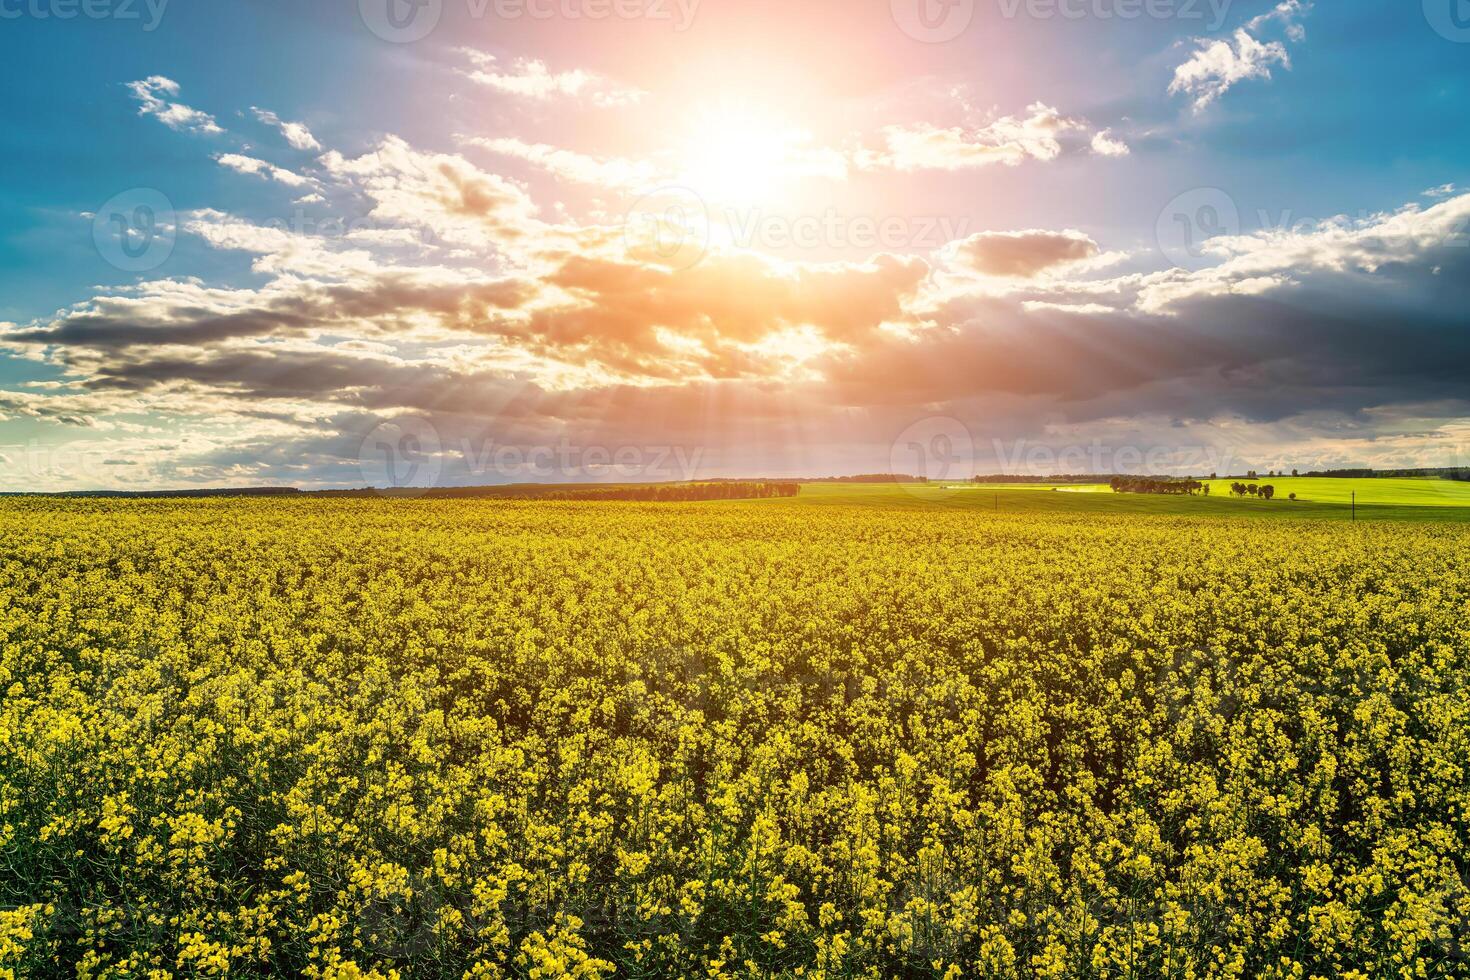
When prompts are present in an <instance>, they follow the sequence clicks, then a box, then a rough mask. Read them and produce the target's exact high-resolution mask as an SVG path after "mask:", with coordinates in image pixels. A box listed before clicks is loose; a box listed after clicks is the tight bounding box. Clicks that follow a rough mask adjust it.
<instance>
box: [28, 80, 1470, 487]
mask: <svg viewBox="0 0 1470 980" xmlns="http://www.w3.org/2000/svg"><path fill="white" fill-rule="evenodd" d="M1043 110H1044V111H1043ZM1028 120H1036V121H1037V122H1036V123H1035V125H1029V126H1028V125H1021V122H1022V121H1028ZM1048 120H1050V121H1048ZM1002 122H1004V123H1005V125H1002V126H999V128H996V127H997V124H999V123H1002ZM1062 122H1066V120H1065V117H1061V116H1060V114H1058V113H1056V112H1055V111H1054V110H1050V109H1047V108H1046V107H1032V111H1028V114H1027V115H1026V116H1025V117H1024V119H1023V118H1022V117H1018V118H1017V119H1013V120H1010V121H1005V120H995V121H993V122H992V123H986V124H983V125H982V126H980V127H971V128H969V129H966V130H965V132H966V133H967V138H968V139H970V140H971V141H973V140H974V138H975V136H976V134H977V133H979V132H982V131H983V132H986V133H989V134H990V136H988V137H987V139H990V138H991V137H992V136H993V137H994V138H995V139H997V140H999V139H1000V138H1001V134H1002V132H1008V133H1009V135H1007V136H1006V139H1010V140H1012V141H1013V142H1018V143H1019V144H1020V145H1023V146H1025V147H1028V148H1026V149H1023V150H1021V151H1018V152H1020V153H1022V158H1024V159H1045V158H1049V157H1048V156H1047V154H1052V153H1054V152H1055V153H1061V152H1064V150H1066V149H1067V148H1068V147H1069V146H1071V145H1072V144H1071V143H1070V142H1068V139H1070V140H1071V141H1073V142H1075V144H1076V147H1077V150H1078V152H1082V153H1086V152H1088V144H1089V136H1090V138H1091V142H1092V143H1093V144H1094V145H1093V149H1094V151H1095V149H1096V147H1095V143H1096V138H1097V137H1098V136H1099V135H1103V136H1104V137H1105V138H1107V137H1106V135H1105V131H1104V133H1102V134H1098V133H1092V134H1089V130H1088V127H1087V126H1086V124H1084V123H1082V122H1081V121H1071V123H1075V125H1072V124H1071V123H1068V125H1066V126H1062V125H1061V123H1062ZM1018 127H1019V129H1020V130H1023V131H1025V132H1026V133H1028V134H1029V135H1027V136H1025V137H1024V139H1023V138H1021V137H1016V134H1015V130H1016V129H1017V128H1018ZM1047 133H1051V134H1052V137H1051V138H1053V139H1054V140H1055V141H1056V143H1057V144H1058V146H1057V149H1056V150H1055V151H1053V150H1052V149H1051V147H1050V146H1049V145H1048V144H1047V143H1046V142H1045V140H1046V138H1047V137H1046V134H1047ZM1063 137H1066V138H1067V139H1064V138H1063ZM1013 138H1014V139H1013ZM1027 141H1030V142H1027ZM1002 142H1004V140H1002ZM466 144H467V145H474V146H475V147H476V148H477V149H485V150H488V151H491V152H495V153H498V154H500V155H502V156H507V157H512V158H515V159H519V160H523V161H525V162H527V163H530V164H532V165H534V166H538V167H541V168H542V169H545V170H547V171H549V172H553V173H556V174H557V175H558V176H560V177H562V178H563V179H566V180H569V181H574V182H578V183H584V182H585V183H588V184H601V185H602V186H609V185H615V184H619V183H621V184H622V185H623V186H627V187H632V186H634V185H635V184H636V181H637V179H639V178H640V177H641V176H642V174H641V173H640V172H629V171H623V170H618V169H617V168H612V169H607V168H608V167H610V166H611V165H612V164H613V163H614V161H609V160H600V159H597V158H593V157H583V156H579V155H576V154H570V153H569V151H558V150H556V149H555V148H552V147H547V146H544V145H539V144H530V143H522V142H519V141H514V140H506V141H479V140H468V141H466ZM226 157H229V158H230V159H228V160H226V159H225V158H226ZM219 163H220V165H222V166H227V167H231V168H233V169H235V170H239V171H241V172H243V173H247V174H253V175H256V176H259V177H262V178H266V179H272V180H279V179H280V178H279V177H278V176H277V175H276V174H275V172H274V169H272V168H273V165H271V164H269V163H267V162H265V161H261V160H258V159H256V158H254V157H247V156H244V155H243V154H222V155H221V156H220V158H219ZM313 174H314V175H315V176H314V177H313V178H312V179H314V180H317V181H319V182H320V193H319V195H318V196H324V197H330V199H331V200H332V201H334V202H337V203H338V204H339V206H340V207H341V208H343V209H344V211H353V210H354V209H355V213H358V215H359V217H360V218H361V219H363V221H365V222H366V224H362V225H356V226H351V227H350V229H341V230H339V231H338V232H337V233H335V234H332V233H327V232H325V231H323V230H322V229H313V228H311V227H310V226H307V227H304V228H293V229H287V228H284V227H278V226H274V225H271V224H269V223H267V224H257V223H255V222H252V221H249V220H246V219H245V218H243V217H241V216H239V215H232V214H229V213H226V212H223V211H219V210H212V209H204V210H196V211H192V212H187V213H184V214H182V215H181V216H180V221H179V230H180V236H181V239H187V240H189V241H190V242H192V243H193V244H195V245H202V246H204V247H207V248H211V249H215V250H219V251H222V252H223V251H228V252H234V253H238V254H241V255H244V256H246V257H247V258H248V260H249V262H250V267H251V270H252V272H253V273H254V274H255V275H256V276H257V277H259V278H258V279H257V280H251V281H250V284H249V285H241V286H223V285H219V284H212V283H207V282H204V281H201V280H197V279H184V278H179V279H167V278H164V279H157V280H153V281H145V282H140V283H136V284H134V285H130V286H126V287H121V288H110V289H104V290H100V291H99V292H98V293H97V294H96V295H94V296H92V297H91V298H89V299H87V300H85V301H82V302H78V303H76V304H74V305H72V306H70V307H68V308H67V309H65V310H62V311H61V312H59V313H57V314H55V315H51V316H47V317H43V318H41V319H39V320H37V321H35V322H30V323H23V324H0V349H4V350H5V351H7V352H8V353H9V354H10V355H11V356H13V357H19V358H27V359H30V360H33V361H36V362H41V363H45V364H46V365H47V366H48V369H49V370H50V371H51V372H54V375H53V376H55V377H59V378H60V379H62V380H60V381H56V382H50V383H51V384H53V387H49V388H37V389H35V390H28V391H25V392H21V393H14V392H5V393H3V394H0V415H5V416H15V417H22V416H23V417H26V418H30V419H36V420H40V421H45V422H52V423H55V424H56V425H57V426H64V427H65V428H66V431H68V432H73V431H74V432H75V433H79V434H80V435H78V436H77V438H79V439H80V438H83V437H86V438H91V437H90V436H87V435H86V434H87V433H93V432H103V431H107V432H108V434H109V435H112V434H114V433H120V434H121V435H119V438H117V439H114V440H102V439H101V438H97V439H94V440H93V443H92V444H94V445H95V446H97V447H99V448H100V447H101V446H103V444H104V442H106V443H107V444H108V448H107V450H106V458H113V459H115V458H138V459H142V460H147V461H148V465H146V466H144V467H140V469H142V470H144V471H146V472H144V473H142V474H141V475H140V476H139V477H138V479H139V480H155V481H157V480H166V479H172V480H175V481H178V482H185V483H218V482H221V481H223V482H234V483H237V484H238V483H252V482H266V481H268V480H270V479H278V480H281V481H282V482H291V483H302V484H310V483H322V482H325V483H336V484H339V485H340V484H343V483H346V484H354V483H360V481H361V477H360V474H357V473H356V472H355V467H356V458H355V456H356V453H357V451H358V448H359V447H360V445H361V441H362V439H363V438H364V437H366V435H367V434H368V433H370V432H371V431H372V430H373V428H374V427H375V426H376V425H377V424H378V423H379V422H381V421H382V420H383V419H385V418H391V417H394V416H397V415H400V414H403V413H411V414H414V415H415V416H421V417H423V418H425V419H428V420H430V421H431V422H432V424H433V426H434V427H435V429H436V430H437V431H438V432H439V433H440V435H441V437H442V439H443V440H444V442H445V444H446V445H455V446H458V445H460V444H461V442H462V440H474V439H481V440H483V439H484V437H485V435H486V433H487V432H493V433H494V434H495V436H496V438H497V439H498V440H501V441H502V442H514V441H516V440H533V441H536V442H540V443H543V444H545V443H547V442H551V441H555V440H556V439H558V438H561V437H563V436H564V435H566V434H568V433H571V434H573V435H574V436H575V437H576V438H577V439H580V440H588V441H600V442H602V443H603V444H612V445H618V444H634V445H638V444H642V445H647V444H649V443H650V442H658V443H664V444H667V443H669V442H676V441H682V442H685V443H687V444H690V445H699V446H702V447H705V448H706V449H707V450H708V452H709V458H710V459H711V460H712V463H711V465H712V466H715V467H717V469H716V470H713V471H712V474H713V473H718V474H722V475H734V474H737V473H744V474H749V473H755V472H782V471H783V468H785V467H791V469H789V470H785V471H786V472H790V473H791V474H792V475H796V474H798V473H802V472H811V471H813V470H817V471H821V470H830V469H832V468H834V467H837V466H841V467H842V468H845V469H882V468H886V467H887V466H888V465H890V459H889V455H888V440H891V438H892V437H893V436H896V435H897V433H899V432H901V431H902V430H903V429H904V428H905V427H906V426H907V425H908V424H909V423H910V422H912V421H914V413H915V411H916V408H915V406H923V409H922V411H923V413H924V414H944V415H952V416H954V417H956V418H961V419H967V420H971V421H973V423H974V427H975V430H976V431H977V432H983V433H986V434H988V435H993V436H994V437H996V438H1005V439H1011V440H1016V439H1023V438H1036V439H1056V438H1065V439H1085V438H1093V437H1097V438H1109V439H1112V438H1128V439H1132V440H1158V441H1161V442H1169V441H1170V440H1173V443H1175V444H1177V443H1178V442H1179V441H1181V440H1183V439H1189V440H1196V441H1200V442H1203V441H1206V440H1208V439H1210V438H1213V437H1216V436H1218V435H1219V434H1220V433H1221V432H1238V431H1240V430H1241V429H1242V427H1247V426H1255V427H1257V428H1255V429H1253V430H1252V431H1258V432H1262V433H1267V435H1263V436H1262V438H1263V439H1265V438H1268V437H1269V438H1274V439H1280V440H1294V441H1295V442H1294V444H1297V445H1301V446H1317V445H1319V444H1322V443H1324V442H1325V440H1326V436H1325V435H1324V434H1325V433H1328V432H1330V431H1332V429H1333V428H1334V427H1336V429H1337V430H1339V431H1342V430H1346V429H1351V430H1352V431H1354V432H1359V433H1360V434H1361V437H1362V445H1364V446H1369V445H1371V444H1373V443H1374V441H1375V440H1379V439H1383V440H1389V439H1390V437H1392V445H1391V446H1389V445H1388V443H1387V442H1385V443H1383V444H1381V445H1379V448H1378V450H1375V452H1378V451H1380V450H1381V453H1382V454H1383V455H1390V454H1394V455H1397V456H1399V457H1405V456H1407V455H1412V454H1415V453H1418V454H1420V455H1419V456H1417V457H1416V458H1418V459H1423V460H1426V461H1428V460H1432V459H1434V457H1433V456H1432V455H1431V454H1432V453H1433V452H1434V450H1433V445H1434V440H1435V439H1440V438H1443V437H1444V435H1443V434H1444V432H1445V426H1446V425H1448V424H1449V423H1448V420H1449V419H1452V418H1454V417H1455V416H1456V415H1457V414H1458V415H1461V416H1463V415H1467V414H1470V391H1467V389H1466V386H1465V384H1464V381H1463V379H1464V377H1466V376H1467V374H1466V371H1467V369H1470V336H1467V335H1466V332H1465V331H1464V330H1463V329H1459V328H1460V327H1462V326H1463V310H1464V309H1466V308H1470V238H1467V237H1466V236H1467V234H1470V195H1461V196H1455V195H1454V194H1453V192H1452V191H1449V190H1446V191H1445V194H1444V196H1443V199H1436V203H1434V205H1433V206H1432V207H1418V206H1409V207H1405V208H1404V209H1401V210H1400V211H1397V212H1394V213H1391V214H1385V215H1380V216H1376V217H1374V218H1371V219H1368V220H1365V221H1348V220H1345V219H1344V220H1339V221H1333V222H1327V223H1325V224H1323V225H1320V226H1317V227H1314V228H1310V229H1303V230H1294V231H1289V232H1288V231H1275V232H1268V233H1262V234H1256V235H1241V236H1234V237H1226V238H1217V239H1214V240H1212V241H1211V243H1210V251H1209V253H1208V254H1209V255H1211V256H1213V257H1214V259H1215V264H1214V265H1212V266H1211V267H1209V268H1206V269H1203V270H1198V271H1187V270H1167V271H1146V270H1144V271H1140V270H1139V269H1137V267H1136V266H1129V267H1128V268H1129V269H1130V270H1131V271H1126V272H1125V273H1121V274H1120V273H1117V272H1114V271H1108V272H1104V271H1103V270H1104V269H1105V268H1108V267H1110V266H1111V265H1112V264H1113V263H1115V262H1116V261H1117V260H1118V259H1119V253H1117V252H1110V251H1106V250H1105V247H1104V244H1103V243H1100V242H1099V241H1098V240H1096V239H1094V238H1093V237H1092V236H1091V235H1088V234H1085V233H1083V232H1080V231H1076V230H1070V229H1065V228H1064V229H1060V230H1049V229H1029V230H1021V231H988V232H983V233H981V234H977V235H972V236H970V237H968V238H966V239H963V240H962V241H959V242H954V243H951V244H950V245H949V246H947V247H945V248H941V249H937V250H936V251H935V253H934V254H932V255H928V256H913V255H910V256H893V255H884V254H876V255H871V256H868V257H867V258H865V259H861V260H857V261H850V262H831V261H789V260H778V259H776V258H773V257H771V256H768V255H763V254H760V253H759V252H756V251H751V250H748V249H741V248H735V247H726V246H719V245H717V246H716V247H714V248H712V249H711V250H710V251H709V254H708V255H706V256H705V257H704V258H703V260H702V261H699V262H696V263H694V264H691V265H689V266H688V267H680V265H679V264H678V263H674V262H670V261H668V260H667V257H663V258H662V259H661V258H660V257H658V256H651V255H647V254H644V253H642V252H641V251H640V250H639V249H638V248H636V247H630V246H629V244H628V242H627V240H626V239H625V236H624V233H623V229H622V228H621V227H620V226H619V225H617V224H615V223H614V224H599V223H597V220H598V219H597V218H595V217H594V218H593V219H590V220H589V221H587V222H584V223H578V222H574V221H573V220H572V219H571V218H570V217H568V216H567V215H566V214H565V213H563V212H557V213H558V215H559V216H558V218H557V219H556V221H557V222H559V223H558V224H555V225H553V224H550V223H549V222H548V220H547V219H544V218H543V217H541V215H540V212H539V210H538V208H537V206H536V204H535V202H534V201H533V200H532V198H531V195H530V193H529V192H528V191H527V189H526V188H525V187H523V186H521V185H520V184H517V183H516V182H514V181H512V180H509V179H507V178H505V177H503V176H501V175H499V174H497V173H495V172H494V171H493V170H489V169H484V168H483V167H482V166H478V165H476V164H475V163H472V162H470V161H469V160H467V159H465V158H464V157H463V156H460V155H458V154H455V153H444V152H435V151H431V150H426V149H422V148H419V147H416V146H413V145H411V144H409V143H408V142H407V141H405V140H403V139H400V138H397V137H388V138H386V139H383V140H381V141H380V142H379V143H378V144H376V145H375V146H373V147H371V148H370V149H368V150H367V151H366V152H363V153H360V154H358V155H355V156H344V155H343V154H341V153H337V152H327V153H325V154H323V156H322V158H321V166H320V169H319V170H313ZM313 193H317V191H314V192H313ZM601 220H604V221H605V220H607V219H601ZM1098 238H1105V236H1104V235H1102V234H1101V233H1099V234H1098ZM1133 258H1134V259H1137V258H1138V257H1137V256H1134V257H1133ZM139 419H147V420H148V421H146V422H139ZM137 425H146V426H165V425H166V428H167V431H168V432H169V433H170V438H169V439H162V438H160V437H159V434H158V432H157V431H151V432H137V431H134V430H132V429H129V428H128V427H129V426H137ZM109 427H111V428H109ZM1261 427H1264V428H1261ZM1411 427H1412V428H1413V429H1415V431H1417V432H1418V433H1420V435H1413V434H1411V433H1409V432H1408V431H1407V430H1408V429H1409V428H1411ZM1390 430H1392V431H1391V432H1390ZM175 433H177V434H178V435H177V438H175V437H174V434H175ZM1212 433H1213V435H1212ZM476 444H477V445H478V443H476ZM875 446H876V447H877V448H876V449H875V448H874V447H875ZM812 447H819V449H818V452H820V453H828V454H829V455H826V456H821V455H818V456H801V455H800V453H801V452H803V451H806V450H809V449H811V448H812ZM1355 451H1356V450H1355ZM865 454H868V455H865ZM1372 455H1373V453H1369V452H1367V451H1366V450H1364V456H1363V458H1364V459H1368V458H1370V457H1371V456H1372ZM1302 458H1303V459H1305V458H1306V456H1305V451H1304V455H1303V457H1302ZM1179 465H1180V466H1181V467H1183V468H1184V469H1185V471H1188V469H1189V468H1191V467H1190V466H1189V464H1185V463H1181V464H1179ZM114 469H116V468H115V467H114ZM495 477H496V474H494V473H489V474H487V473H485V472H484V471H477V470H476V469H475V468H474V467H473V466H469V467H466V466H464V465H463V460H462V459H461V462H460V464H459V468H458V469H456V470H454V474H453V476H451V477H449V478H448V479H450V480H452V481H458V482H494V481H495ZM117 479H118V477H116V476H111V477H105V478H104V477H96V476H95V474H94V477H93V483H94V484H97V483H99V482H100V483H106V482H108V481H115V480H117Z"/></svg>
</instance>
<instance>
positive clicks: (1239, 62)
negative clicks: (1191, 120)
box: [1169, 0, 1312, 112]
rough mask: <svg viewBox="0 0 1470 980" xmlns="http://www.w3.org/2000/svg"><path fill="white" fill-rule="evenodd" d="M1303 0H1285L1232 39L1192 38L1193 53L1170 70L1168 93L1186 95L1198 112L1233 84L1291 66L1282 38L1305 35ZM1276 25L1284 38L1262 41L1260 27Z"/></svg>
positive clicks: (1299, 38) (1297, 38) (1308, 7)
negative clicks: (1273, 69)
mask: <svg viewBox="0 0 1470 980" xmlns="http://www.w3.org/2000/svg"><path fill="white" fill-rule="evenodd" d="M1311 9H1312V8H1311V5H1310V3H1306V2H1303V0H1285V2H1283V3H1280V4H1277V6H1276V7H1275V8H1273V9H1272V10H1271V11H1270V12H1268V13H1265V14H1262V15H1260V16H1259V17H1255V18H1253V19H1252V20H1250V21H1249V22H1247V23H1246V24H1245V25H1244V26H1243V27H1240V28H1238V29H1237V30H1236V32H1235V36H1234V39H1233V41H1232V40H1210V39H1207V38H1196V39H1195V43H1196V45H1197V47H1196V49H1195V52H1194V54H1193V55H1191V56H1190V58H1189V60H1188V61H1186V62H1184V63H1183V64H1182V65H1180V66H1179V67H1178V68H1176V69H1174V79H1173V81H1171V82H1170V83H1169V94H1170V95H1187V96H1188V97H1190V98H1191V99H1193V100H1194V110H1195V112H1200V111H1202V110H1204V109H1205V108H1206V107H1208V106H1209V105H1210V104H1211V103H1213V102H1214V101H1215V100H1216V99H1218V98H1220V97H1221V96H1222V95H1224V94H1225V93H1226V92H1228V91H1230V89H1231V88H1232V87H1233V86H1234V85H1236V84H1237V83H1238V82H1243V81H1245V80H1246V79H1250V78H1266V79H1269V78H1270V77H1271V69H1272V68H1274V67H1278V66H1279V67H1282V68H1287V69H1289V68H1290V67H1291V55H1290V54H1289V53H1288V51H1287V47H1286V41H1291V42H1300V41H1302V40H1303V39H1304V38H1305V36H1306V34H1305V31H1304V29H1303V28H1302V26H1301V18H1302V17H1305V16H1306V15H1307V13H1308V12H1309V11H1310V10H1311ZM1267 27H1272V28H1278V27H1279V28H1280V29H1281V30H1282V31H1283V34H1284V40H1270V41H1263V40H1261V38H1260V36H1259V35H1260V34H1261V32H1262V29H1263V28H1267Z"/></svg>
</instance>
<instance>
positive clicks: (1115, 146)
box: [1092, 129, 1133, 157]
mask: <svg viewBox="0 0 1470 980" xmlns="http://www.w3.org/2000/svg"><path fill="white" fill-rule="evenodd" d="M1092 152H1093V153H1096V154H1097V155H1098V156H1100V157H1126V156H1128V155H1129V154H1130V153H1132V152H1133V151H1132V150H1130V149H1129V148H1128V144H1127V143H1125V142H1123V141H1122V140H1120V139H1118V138H1117V137H1115V136H1114V135H1113V131H1112V130H1111V129H1103V130H1099V131H1098V132H1096V133H1094V134H1093V135H1092Z"/></svg>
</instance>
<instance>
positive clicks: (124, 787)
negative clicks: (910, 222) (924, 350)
mask: <svg viewBox="0 0 1470 980" xmlns="http://www.w3.org/2000/svg"><path fill="white" fill-rule="evenodd" d="M1467 856H1470V531H1466V530H1461V529H1459V528H1456V527H1449V526H1445V527H1440V526H1433V525H1425V526H1408V525H1405V526H1398V525H1392V524H1359V525H1356V526H1349V525H1341V524H1337V525H1315V524H1309V523H1299V522H1294V521H1292V522H1237V521H1233V520H1227V519H1221V520H1218V521H1213V522H1211V521H1199V520H1194V519H1176V518H1164V517H1099V516H1068V515H1046V516H1024V515H1006V514H982V513H975V512H951V511H946V510H928V511H923V510H909V511H904V510H900V509H885V508H883V507H881V506H851V507H847V506H830V507H816V506H803V505H802V504H801V503H800V502H799V501H798V502H794V503H786V502H770V501H752V502H708V503H666V504H641V503H601V502H599V503H547V502H541V503H531V502H510V501H469V500H467V501H432V502H425V501H419V502H414V501H388V500H384V501H366V500H304V501H302V500H255V501H223V500H201V501H181V502H180V501H169V502H150V501H89V500H72V501H54V500H50V501H48V500H11V501H7V502H4V503H3V504H0V980H10V978H19V977H28V976H50V975H57V976H72V977H83V978H87V977H97V978H101V977H123V976H127V977H150V978H163V977H182V976H236V977H265V976H278V975H291V976H305V977H309V978H315V980H396V978H411V977H413V978H416V977H446V978H449V977H452V978H459V977H482V978H501V977H526V978H563V977H575V978H587V980H602V978H608V977H614V976H616V977H628V978H645V977H646V978H651V977H704V978H721V977H747V976H759V977H803V978H813V980H820V978H838V977H873V978H877V977H890V976H906V977H934V978H944V980H958V978H968V977H978V976H996V977H1010V976H1016V977H1020V976H1026V977H1030V976H1055V977H1109V978H1123V977H1154V976H1162V977H1179V978H1206V977H1268V978H1288V977H1293V978H1294V977H1300V978H1335V977H1356V978H1363V980H1366V978H1377V977H1402V978H1413V977H1451V976H1467V975H1470V878H1467V876H1470V857H1467Z"/></svg>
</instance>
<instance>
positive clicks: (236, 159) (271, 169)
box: [214, 153, 312, 187]
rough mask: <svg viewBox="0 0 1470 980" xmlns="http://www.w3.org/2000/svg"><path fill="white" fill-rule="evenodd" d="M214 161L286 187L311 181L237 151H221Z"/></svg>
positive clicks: (307, 184)
mask: <svg viewBox="0 0 1470 980" xmlns="http://www.w3.org/2000/svg"><path fill="white" fill-rule="evenodd" d="M214 159H215V161H216V162H217V163H219V165H220V166H222V167H228V168H229V169H230V170H233V171H235V172H237V173H242V174H249V175H252V176H256V177H264V178H268V179H270V180H274V181H278V182H279V183H282V184H285V185H286V186H288V187H306V186H309V185H310V184H311V183H312V180H311V178H310V177H303V176H302V175H301V174H298V173H293V172H292V171H290V170H283V169H281V168H280V167H277V166H274V165H272V164H269V163H266V162H265V161H264V160H258V159H256V158H255V157H247V156H242V155H241V154H239V153H221V154H219V155H217V156H216V157H215V158H214Z"/></svg>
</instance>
